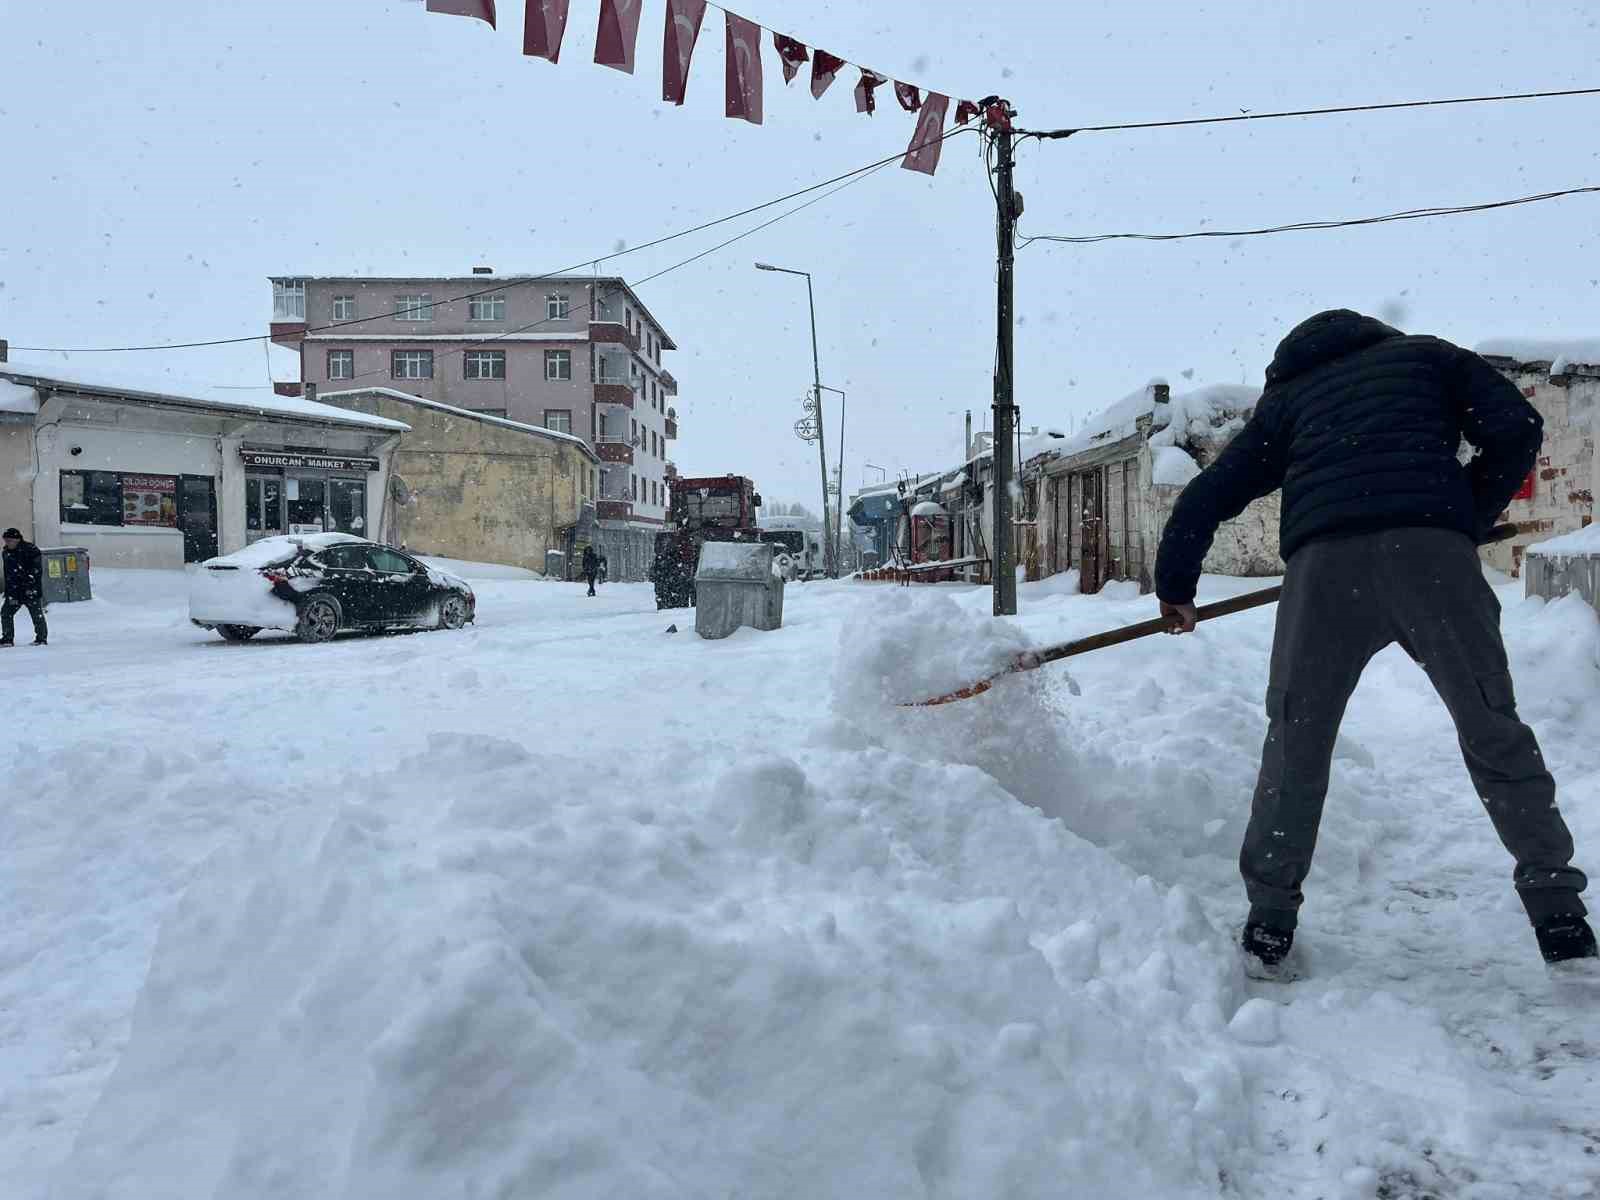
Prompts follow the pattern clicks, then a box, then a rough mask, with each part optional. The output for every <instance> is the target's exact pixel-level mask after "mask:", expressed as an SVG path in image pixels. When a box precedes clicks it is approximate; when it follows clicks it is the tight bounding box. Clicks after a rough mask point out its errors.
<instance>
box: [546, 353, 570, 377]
mask: <svg viewBox="0 0 1600 1200" xmlns="http://www.w3.org/2000/svg"><path fill="white" fill-rule="evenodd" d="M544 377H545V378H546V379H558V380H567V379H571V378H572V351H571V350H546V351H545V352H544Z"/></svg>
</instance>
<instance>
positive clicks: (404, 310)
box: [394, 292, 433, 321]
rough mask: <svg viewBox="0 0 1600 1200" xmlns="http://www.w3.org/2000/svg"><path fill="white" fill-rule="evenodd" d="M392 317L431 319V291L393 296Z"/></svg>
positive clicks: (402, 319)
mask: <svg viewBox="0 0 1600 1200" xmlns="http://www.w3.org/2000/svg"><path fill="white" fill-rule="evenodd" d="M394 319H395V320H396V321H431V320H433V293H432V292H415V293H413V294H411V295H409V296H396V297H395V298H394Z"/></svg>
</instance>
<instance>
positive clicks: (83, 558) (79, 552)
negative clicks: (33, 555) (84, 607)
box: [39, 546, 90, 604]
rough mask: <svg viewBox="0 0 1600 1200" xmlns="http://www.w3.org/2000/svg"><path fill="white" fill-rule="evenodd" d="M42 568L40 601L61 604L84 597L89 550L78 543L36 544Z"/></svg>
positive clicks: (86, 587)
mask: <svg viewBox="0 0 1600 1200" xmlns="http://www.w3.org/2000/svg"><path fill="white" fill-rule="evenodd" d="M39 557H40V559H41V565H42V566H43V567H44V602H45V603H46V604H65V603H67V602H68V601H71V600H88V599H90V595H89V552H88V551H87V550H85V549H84V548H83V547H82V546H50V547H45V546H40V547H39Z"/></svg>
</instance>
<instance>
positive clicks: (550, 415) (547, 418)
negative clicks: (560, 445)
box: [544, 408, 572, 433]
mask: <svg viewBox="0 0 1600 1200" xmlns="http://www.w3.org/2000/svg"><path fill="white" fill-rule="evenodd" d="M544 427H545V428H546V429H553V430H554V431H555V432H557V433H571V432H572V410H571V409H570V408H547V409H545V410H544Z"/></svg>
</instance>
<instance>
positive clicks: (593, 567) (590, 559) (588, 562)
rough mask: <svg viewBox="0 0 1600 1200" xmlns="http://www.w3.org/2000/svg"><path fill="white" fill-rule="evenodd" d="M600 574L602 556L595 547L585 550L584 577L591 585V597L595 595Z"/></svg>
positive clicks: (588, 547) (585, 548) (587, 547)
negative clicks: (595, 581)
mask: <svg viewBox="0 0 1600 1200" xmlns="http://www.w3.org/2000/svg"><path fill="white" fill-rule="evenodd" d="M599 573H600V556H599V555H598V554H596V553H595V549H594V547H593V546H585V547H584V548H583V577H584V579H586V580H587V581H588V583H589V595H591V596H592V595H594V580H595V576H596V575H598V574H599Z"/></svg>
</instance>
